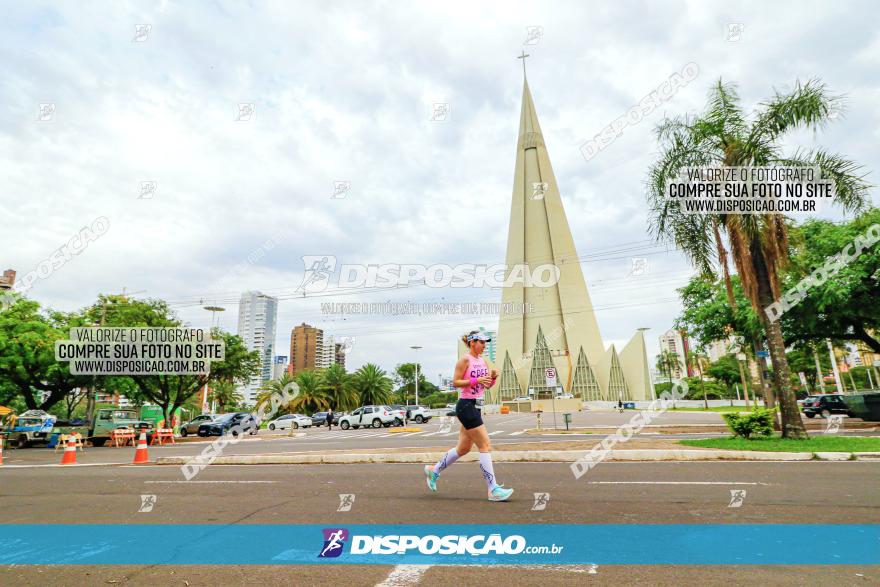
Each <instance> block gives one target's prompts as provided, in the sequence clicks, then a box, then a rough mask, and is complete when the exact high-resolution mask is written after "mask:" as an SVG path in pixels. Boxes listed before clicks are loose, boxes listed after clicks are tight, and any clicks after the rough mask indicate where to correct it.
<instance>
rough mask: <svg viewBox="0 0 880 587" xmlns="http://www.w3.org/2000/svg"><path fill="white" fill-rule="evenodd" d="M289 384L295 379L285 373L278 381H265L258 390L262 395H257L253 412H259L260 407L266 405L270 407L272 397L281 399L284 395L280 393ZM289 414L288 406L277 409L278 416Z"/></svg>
mask: <svg viewBox="0 0 880 587" xmlns="http://www.w3.org/2000/svg"><path fill="white" fill-rule="evenodd" d="M291 383H296V379H295V378H294V377H293V375H291V374H290V373H287V372H286V371H285V372H284V373H282V374H281V377H279V378H278V379H273V380H272V381H267V382H266V383H264V384H263V386H262V387H261V388H260V389H261V390H263V391H262V393H260V394H259V395H257V403H256V405H255V406H254V410H255V411H257V412H259V411H260V408H261V407H262V406H264V405H266V404H268V405H269V406H271V404H272V401H271V400H272V397H273V396H275V397H283V395H284V394H283V393H282V391H283V390H284V388H285V387H287V386H288V385H290V384H291ZM288 393H290V391H288ZM289 413H290V404H288V405H286V406H283V407H281V408H279V410H278V412H277V414H278V415H279V416H280V415H282V414H289Z"/></svg>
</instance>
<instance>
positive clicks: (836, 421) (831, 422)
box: [825, 414, 843, 434]
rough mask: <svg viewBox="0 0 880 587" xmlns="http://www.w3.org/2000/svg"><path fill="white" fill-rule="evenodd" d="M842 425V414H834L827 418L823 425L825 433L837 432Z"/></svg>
mask: <svg viewBox="0 0 880 587" xmlns="http://www.w3.org/2000/svg"><path fill="white" fill-rule="evenodd" d="M842 425H843V416H841V415H840V414H837V415H835V416H831V417H830V418H828V423H827V424H826V425H825V434H837V433H838V432H839V431H840V427H841V426H842Z"/></svg>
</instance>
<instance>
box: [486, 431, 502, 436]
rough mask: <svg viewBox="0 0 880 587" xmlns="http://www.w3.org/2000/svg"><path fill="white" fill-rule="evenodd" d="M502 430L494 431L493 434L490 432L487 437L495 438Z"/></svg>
mask: <svg viewBox="0 0 880 587" xmlns="http://www.w3.org/2000/svg"><path fill="white" fill-rule="evenodd" d="M502 432H503V430H496V431H495V432H490V433H489V436H495V435H496V434H501V433H502Z"/></svg>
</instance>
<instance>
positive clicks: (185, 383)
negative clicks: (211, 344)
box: [84, 296, 260, 422]
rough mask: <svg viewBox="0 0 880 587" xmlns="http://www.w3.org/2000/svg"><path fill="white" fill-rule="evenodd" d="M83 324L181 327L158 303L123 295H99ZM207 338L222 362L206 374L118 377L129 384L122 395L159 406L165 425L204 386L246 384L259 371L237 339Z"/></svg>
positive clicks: (255, 357)
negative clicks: (216, 344)
mask: <svg viewBox="0 0 880 587" xmlns="http://www.w3.org/2000/svg"><path fill="white" fill-rule="evenodd" d="M84 316H85V319H86V321H89V322H91V323H92V324H100V323H103V324H104V325H105V326H117V327H140V328H146V327H151V328H152V327H155V328H158V327H181V326H182V324H181V322H180V321H179V320H178V319H177V317H176V316H175V315H174V313H173V312H172V311H171V310H170V309H169V308H168V305H167V304H166V303H165V302H164V301H162V300H154V299H151V300H134V299H129V298H126V297H125V296H100V298H99V300H98V303H96V304H95V305H93V306H91V307H90V308H87V309H86V311H85V312H84ZM211 335H212V336H213V337H214V338H215V339H218V340H223V343H224V345H225V355H224V357H225V358H224V360H223V361H213V362H212V363H211V371H210V373H209V374H207V375H138V376H130V377H119V378H118V379H119V380H126V379H127V380H129V381H130V382H132V383H133V385H132V388H131V390H129V391H127V392H126V394H125V395H126V396H127V397H129V398H130V399H131V400H132V401H135V402H138V401H141V402H143V401H149V402H152V403H154V404H156V405H158V406H161V407H162V413H163V416H164V418H165V421H166V422H171V415H172V414H174V413H175V412H176V411H177V409H178V408H179V407H180V406H183V405H185V404H186V403H188V402H189V401H190V400H191V399H192V398H193V396H195V395H196V394H197V393H198V392H199V391H200V390H201V389H202V387H203V386H204V385H205V384H206V383H207V384H208V385H209V387H211V386H214V385H216V384H217V383H218V382H221V381H226V382H233V383H238V384H244V383H247V382H248V381H249V380H250V378H251V377H253V376H254V375H257V374H259V372H260V356H259V352H257V351H249V350H248V349H247V348H246V347H245V346H244V342H243V341H242V339H241V338H240V337H238V336H234V335H232V334H229V333H228V332H222V331H220V330H218V329H214V330H213V331H212V332H211Z"/></svg>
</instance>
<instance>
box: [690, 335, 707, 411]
mask: <svg viewBox="0 0 880 587" xmlns="http://www.w3.org/2000/svg"><path fill="white" fill-rule="evenodd" d="M708 362H709V357H707V356H706V353H705V352H704V351H703V349H702V348H699V347H698V348H696V349H694V350H692V351H688V354H687V363H688V367H690V368H691V369H692V370H696V371H698V372H699V374H700V375H699V377H700V391H702V392H703V407H704V408H706V409H707V410H708V409H709V399H708V398H707V397H706V383H705V382H704V381H703V371H704V365H705V364H706V363H708Z"/></svg>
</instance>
